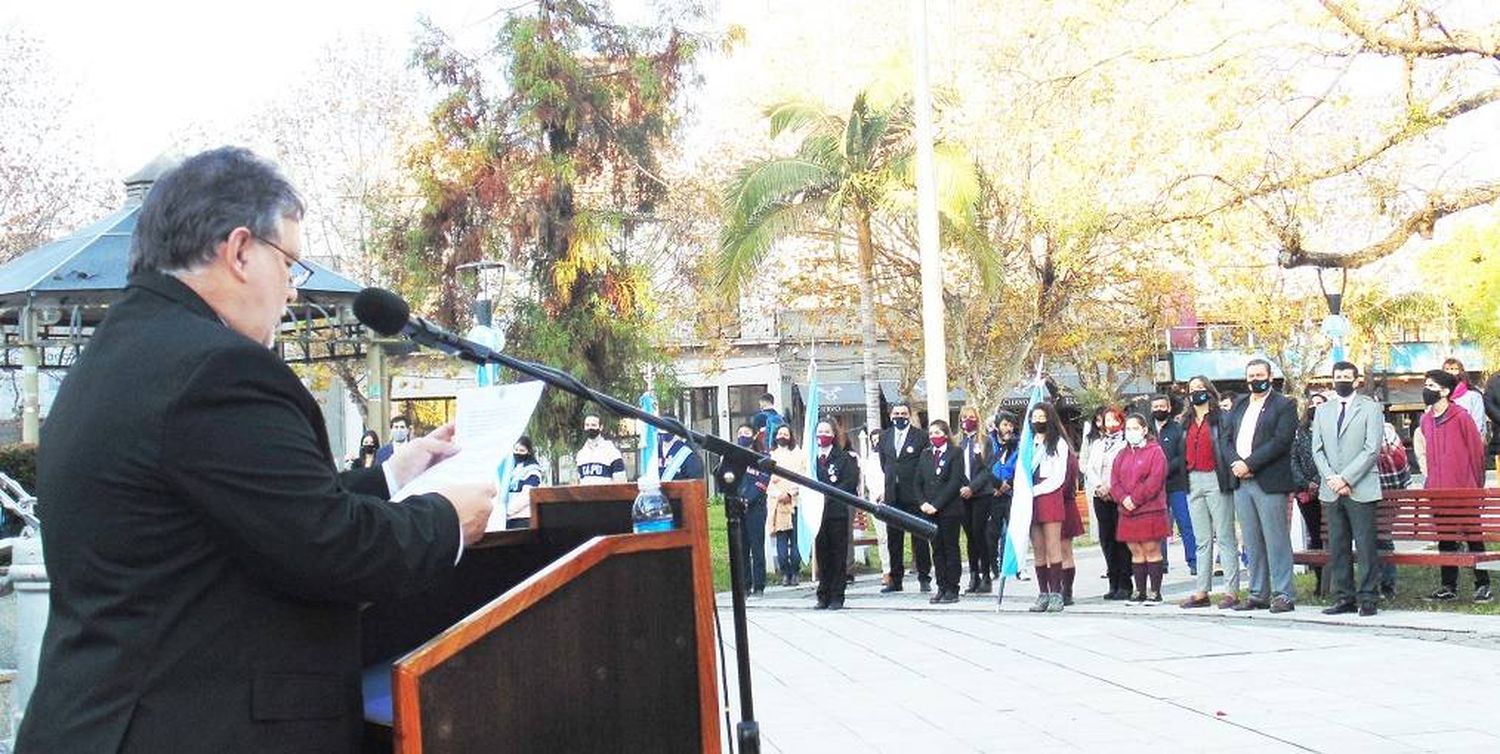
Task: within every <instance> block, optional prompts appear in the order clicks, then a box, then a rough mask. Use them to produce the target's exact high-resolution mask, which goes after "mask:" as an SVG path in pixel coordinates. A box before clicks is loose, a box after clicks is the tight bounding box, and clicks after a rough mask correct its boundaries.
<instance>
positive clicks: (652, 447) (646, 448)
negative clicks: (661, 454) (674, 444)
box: [640, 390, 658, 479]
mask: <svg viewBox="0 0 1500 754" xmlns="http://www.w3.org/2000/svg"><path fill="white" fill-rule="evenodd" d="M640 406H641V410H642V411H645V412H646V413H648V414H651V415H652V416H656V393H653V392H651V391H650V390H647V391H646V392H644V393H641V400H640ZM641 425H642V429H641V473H640V477H641V478H642V479H644V478H645V477H646V476H647V474H648V473H651V472H655V471H656V445H657V442H658V440H657V437H656V432H657V430H656V425H654V424H646V423H645V422H641Z"/></svg>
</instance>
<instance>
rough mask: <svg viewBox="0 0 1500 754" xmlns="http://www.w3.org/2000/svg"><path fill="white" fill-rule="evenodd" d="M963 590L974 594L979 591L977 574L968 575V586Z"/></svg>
mask: <svg viewBox="0 0 1500 754" xmlns="http://www.w3.org/2000/svg"><path fill="white" fill-rule="evenodd" d="M964 591H965V592H968V593H969V594H975V593H977V592H978V591H979V577H978V576H970V577H969V587H968V588H967V589H965V590H964Z"/></svg>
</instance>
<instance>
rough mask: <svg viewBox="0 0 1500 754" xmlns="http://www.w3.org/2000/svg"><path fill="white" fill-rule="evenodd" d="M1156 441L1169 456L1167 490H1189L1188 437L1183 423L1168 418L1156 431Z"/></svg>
mask: <svg viewBox="0 0 1500 754" xmlns="http://www.w3.org/2000/svg"><path fill="white" fill-rule="evenodd" d="M1148 421H1149V418H1148ZM1156 443H1157V444H1158V445H1160V446H1161V452H1162V453H1163V454H1164V455H1166V457H1167V492H1187V488H1188V480H1187V438H1186V436H1185V434H1184V433H1183V429H1182V425H1181V424H1178V423H1177V420H1176V419H1168V420H1167V421H1166V423H1165V424H1162V425H1161V430H1160V431H1159V432H1157V433H1156Z"/></svg>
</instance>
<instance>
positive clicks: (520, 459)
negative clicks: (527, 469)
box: [510, 453, 531, 466]
mask: <svg viewBox="0 0 1500 754" xmlns="http://www.w3.org/2000/svg"><path fill="white" fill-rule="evenodd" d="M510 458H511V460H512V461H513V462H514V463H515V464H516V465H517V466H520V465H521V464H523V463H526V462H527V461H530V460H531V454H530V453H513V454H511V457H510Z"/></svg>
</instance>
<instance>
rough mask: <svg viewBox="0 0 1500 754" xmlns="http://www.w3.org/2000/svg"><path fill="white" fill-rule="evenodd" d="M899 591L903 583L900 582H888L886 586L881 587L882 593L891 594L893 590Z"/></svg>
mask: <svg viewBox="0 0 1500 754" xmlns="http://www.w3.org/2000/svg"><path fill="white" fill-rule="evenodd" d="M899 591H901V585H900V584H886V585H885V586H883V587H880V593H881V594H890V593H891V592H899Z"/></svg>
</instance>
